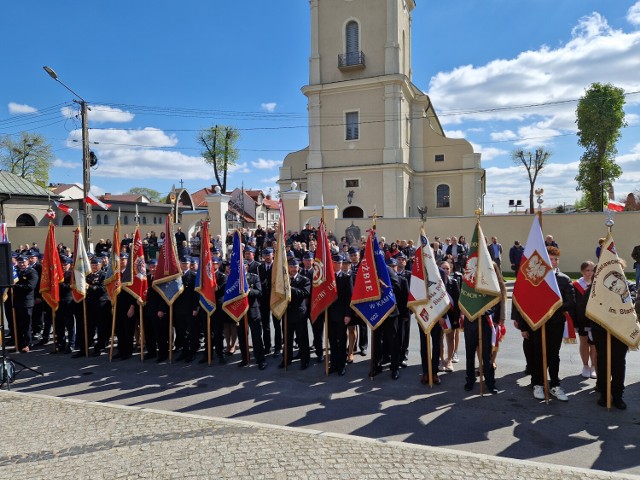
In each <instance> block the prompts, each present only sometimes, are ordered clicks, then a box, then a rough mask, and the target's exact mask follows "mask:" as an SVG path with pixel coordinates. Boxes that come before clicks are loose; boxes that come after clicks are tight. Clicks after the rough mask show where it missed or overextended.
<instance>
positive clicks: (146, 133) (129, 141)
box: [67, 127, 178, 151]
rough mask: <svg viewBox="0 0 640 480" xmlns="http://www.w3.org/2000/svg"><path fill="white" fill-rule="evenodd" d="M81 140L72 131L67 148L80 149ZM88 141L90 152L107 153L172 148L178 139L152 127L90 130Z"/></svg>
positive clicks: (80, 136) (77, 132)
mask: <svg viewBox="0 0 640 480" xmlns="http://www.w3.org/2000/svg"><path fill="white" fill-rule="evenodd" d="M81 139H82V132H81V130H72V131H71V132H69V137H68V138H67V146H68V147H72V148H81V147H82V144H81ZM89 141H90V142H91V143H90V148H91V149H92V150H99V151H107V150H119V149H122V148H125V149H127V148H146V147H174V146H176V145H177V143H178V138H177V137H176V136H175V135H167V134H166V133H164V132H163V131H162V130H160V129H157V128H152V127H146V128H142V129H138V130H124V129H117V128H106V129H92V130H91V131H90V133H89Z"/></svg>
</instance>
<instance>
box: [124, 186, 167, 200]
mask: <svg viewBox="0 0 640 480" xmlns="http://www.w3.org/2000/svg"><path fill="white" fill-rule="evenodd" d="M126 194H129V195H144V196H145V197H147V198H148V199H149V200H151V201H152V202H160V201H162V194H161V193H160V192H158V191H157V190H154V189H153V188H145V187H133V188H130V189H129V191H128V192H126Z"/></svg>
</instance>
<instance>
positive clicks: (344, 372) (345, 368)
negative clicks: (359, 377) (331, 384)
mask: <svg viewBox="0 0 640 480" xmlns="http://www.w3.org/2000/svg"><path fill="white" fill-rule="evenodd" d="M346 373H347V367H342V370H340V371H339V372H338V375H340V376H341V377H344V376H345V374H346Z"/></svg>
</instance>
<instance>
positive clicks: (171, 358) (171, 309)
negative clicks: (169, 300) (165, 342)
mask: <svg viewBox="0 0 640 480" xmlns="http://www.w3.org/2000/svg"><path fill="white" fill-rule="evenodd" d="M172 361H173V304H171V305H169V363H172Z"/></svg>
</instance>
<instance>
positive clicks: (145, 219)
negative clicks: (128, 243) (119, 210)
mask: <svg viewBox="0 0 640 480" xmlns="http://www.w3.org/2000/svg"><path fill="white" fill-rule="evenodd" d="M142 224H143V225H146V224H147V217H142Z"/></svg>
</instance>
